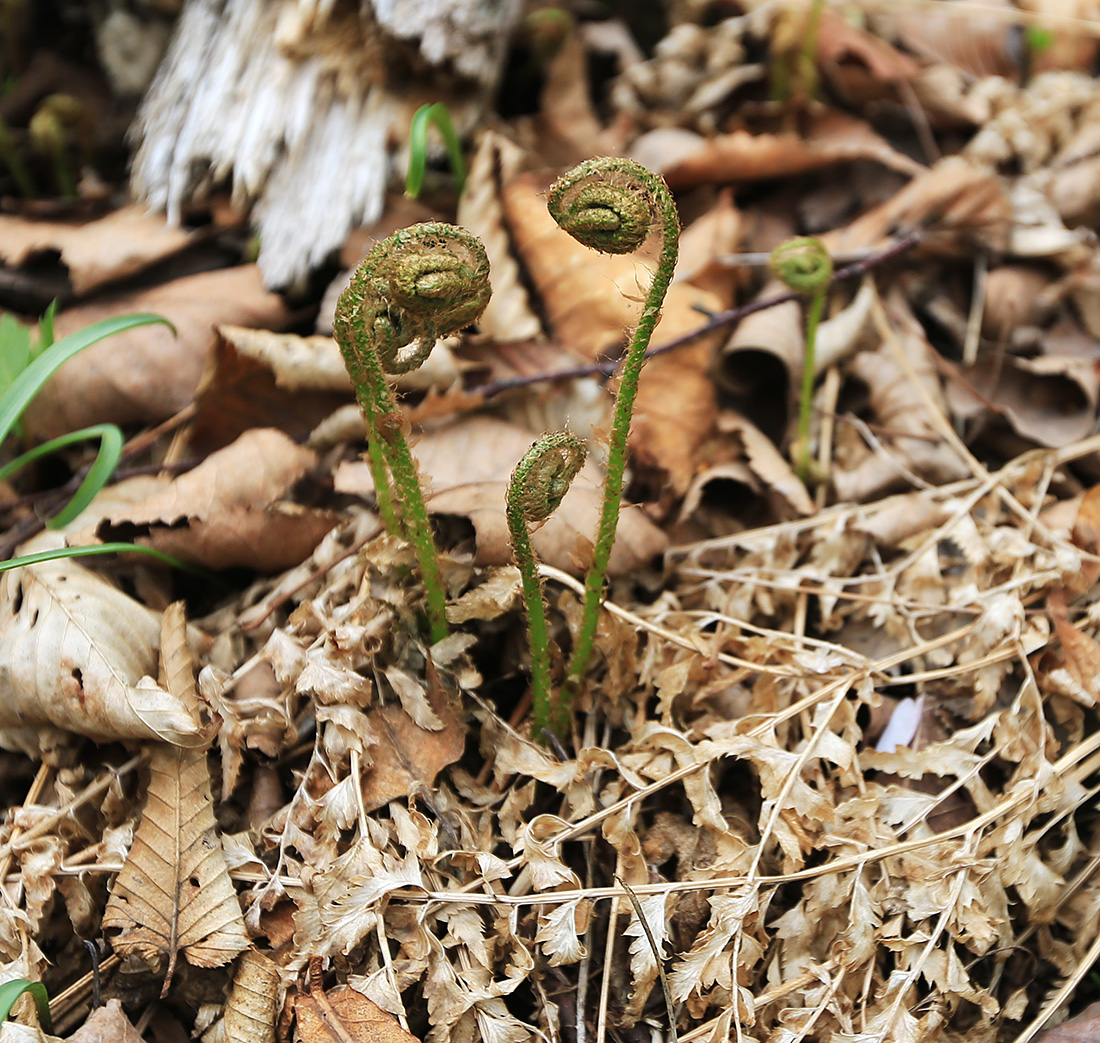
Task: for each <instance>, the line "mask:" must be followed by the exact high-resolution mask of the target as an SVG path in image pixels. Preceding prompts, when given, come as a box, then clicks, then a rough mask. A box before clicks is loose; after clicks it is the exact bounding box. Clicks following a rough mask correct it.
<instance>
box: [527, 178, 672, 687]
mask: <svg viewBox="0 0 1100 1043" xmlns="http://www.w3.org/2000/svg"><path fill="white" fill-rule="evenodd" d="M547 206H548V208H549V210H550V214H551V216H552V217H553V218H554V220H555V221H557V223H558V224H559V225H561V227H562V228H564V229H565V231H567V232H568V233H569V234H570V235H571V236H573V238H574V239H576V240H577V241H578V242H580V243H583V244H584V245H585V246H588V247H590V248H591V249H593V250H599V251H601V252H602V253H619V254H622V253H631V252H633V251H634V250H637V249H638V247H640V246H641V245H642V244H643V243H644V242H645V241H646V239H647V238H648V237H649V234H650V231H651V229H652V227H653V225H654V223H657V224H658V225H659V227H660V234H661V253H660V257H659V260H658V262H657V271H656V273H655V275H654V277H653V285H652V286H651V287H650V289H649V293H648V295H647V296H646V300H645V305H644V307H643V309H642V315H641V318H640V319H639V320H638V325H637V327H636V328H635V330H634V335H633V337H632V338H631V342H630V346H629V348H628V349H627V353H626V357H625V359H624V361H623V365H622V378H621V380H620V383H619V393H618V395H617V397H616V399H615V411H614V414H613V418H612V421H611V435H610V439H609V442H608V449H607V477H606V479H605V482H604V492H603V506H602V509H601V512H600V522H599V527H598V529H597V531H596V540H595V544H594V546H593V551H592V564H591V566H590V567H589V569H588V575H587V577H586V578H585V596H584V614H583V617H582V619H581V628H580V632H579V633H578V635H577V640H576V643H575V644H574V646H573V654H572V656H571V658H570V662H569V676H568V677H567V678H566V690H567V693H568V694H567V696H566V697H565V699H566V701H568V699H570V698H571V697H572V694H573V692H575V691H576V689H577V688H578V687H579V685H580V683H581V680H582V679H583V677H584V674H585V671H586V670H587V668H588V661H589V659H590V658H591V655H592V649H593V647H594V645H595V639H596V623H597V621H598V619H599V611H600V601H601V599H602V597H603V585H604V578H605V576H606V575H607V563H608V561H609V560H610V558H611V547H612V544H613V543H614V542H615V529H616V527H617V526H618V522H619V502H620V499H621V497H622V492H623V474H624V471H625V469H626V441H627V435H628V433H629V431H630V416H631V413H632V412H633V410H634V399H635V397H636V396H637V393H638V378H639V376H640V375H641V371H642V365H643V363H644V362H645V353H646V348H647V347H648V346H649V341H650V338H651V337H652V336H653V330H654V328H655V327H656V325H657V320H658V318H660V314H661V305H662V304H663V303H664V299H665V294H666V293H667V292H668V286H669V283H670V282H671V281H672V275H673V272H674V271H675V269H676V255H677V251H678V249H679V241H680V220H679V218H678V217H677V214H676V204H675V202H674V200H673V198H672V193H671V192H669V190H668V185H666V184H665V182H664V179H663V178H661V177H659V176H658V175H656V174H654V173H653V172H652V171H650V170H647V169H646V168H645V167H643V166H641V164H639V163H635V162H633V161H631V160H628V159H612V158H608V157H603V158H599V159H590V160H587V161H586V162H584V163H581V164H580V166H578V167H575V168H574V169H573V170H571V171H569V172H568V173H567V174H564V175H563V176H562V177H561V178H559V179H558V180H557V182H555V184H554V186H553V188H551V189H550V196H549V199H548V200H547Z"/></svg>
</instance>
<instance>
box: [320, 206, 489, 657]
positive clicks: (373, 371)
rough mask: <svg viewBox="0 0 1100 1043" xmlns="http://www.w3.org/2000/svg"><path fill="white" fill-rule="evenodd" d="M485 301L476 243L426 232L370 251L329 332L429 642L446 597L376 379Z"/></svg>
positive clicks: (405, 455) (456, 231)
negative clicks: (363, 424) (414, 564)
mask: <svg viewBox="0 0 1100 1043" xmlns="http://www.w3.org/2000/svg"><path fill="white" fill-rule="evenodd" d="M490 293H491V290H490V287H489V261H488V259H487V258H486V256H485V249H484V247H483V246H482V245H481V242H480V240H479V239H478V238H477V237H476V236H474V235H471V234H470V233H469V232H467V231H466V230H465V229H462V228H456V227H454V226H453V225H446V224H438V223H426V224H419V225H413V226H412V227H411V228H406V229H403V230H402V231H400V232H395V233H394V234H393V235H391V236H390V237H389V238H388V239H384V240H383V241H382V242H380V243H378V244H377V245H376V246H375V247H374V249H372V250H371V251H370V253H369V254H367V256H366V258H365V259H364V260H363V262H362V263H361V264H360V265H359V267H358V269H357V270H356V272H355V274H354V275H353V276H352V280H351V283H350V285H349V286H348V288H347V289H346V290H344V292H343V293H342V294H341V295H340V299H339V301H338V302H337V304H336V315H335V319H334V323H333V327H334V333H335V336H336V342H337V344H339V346H340V352H341V354H342V355H343V357H344V365H345V366H346V367H347V370H348V374H349V375H350V377H351V382H352V385H353V386H354V387H355V394H356V397H357V398H358V400H359V405H360V407H361V408H362V410H363V414H364V416H365V417H366V420H367V428H368V433H369V436H370V443H371V445H370V455H369V460H370V465H371V471H372V473H373V475H374V482H375V488H376V490H377V492H378V503H379V511H380V512H381V513H382V517H383V520H384V521H385V523H386V528H387V529H388V530H389V531H390V532H391V533H393V534H398V533H400V532H401V526H402V525H403V526H404V533H405V535H407V536H408V539H409V541H410V542H411V543H412V544H413V546H414V547H415V549H416V554H417V561H418V563H419V566H420V575H421V579H422V580H423V583H424V591H425V595H426V597H427V602H428V617H429V620H430V622H431V630H432V640H433V641H436V640H439V639H440V638H441V637H444V636H446V634H447V620H446V616H445V613H444V609H445V604H446V596H445V593H444V590H443V580H442V577H441V576H440V573H439V563H438V561H437V560H436V555H435V545H434V543H433V541H432V531H431V524H430V522H429V519H428V511H427V508H426V507H425V506H424V497H423V496H422V495H421V492H420V484H419V481H418V479H417V474H416V463H415V462H414V460H413V458H412V454H411V453H410V452H409V446H408V443H407V442H406V441H405V437H404V435H403V434H402V432H401V427H402V418H401V414H400V412H399V410H398V408H397V403H396V402H395V400H394V397H393V392H392V391H391V390H390V386H389V382H388V381H387V379H386V376H387V374H400V373H407V372H408V371H409V370H411V369H415V368H416V367H417V366H419V365H420V364H421V363H422V362H423V361H424V360H425V359H426V358H427V357H428V355H429V354H430V353H431V350H432V347H433V346H434V345H435V342H436V340H437V339H438V338H439V337H446V336H449V335H450V334H452V333H457V332H458V331H459V330H460V329H462V328H463V327H464V326H468V325H469V324H470V323H471V322H473V321H474V320H476V319H477V317H478V316H479V315H480V314H481V313H482V311H484V309H485V305H486V304H487V303H488V302H489V295H490ZM387 468H388V470H389V473H390V475H392V476H393V484H392V490H391V485H390V478H389V475H387V474H386V470H387ZM391 491H392V495H393V497H394V498H395V499H396V507H397V508H398V509H399V510H400V522H399V521H398V516H397V514H396V513H395V507H394V505H392V504H391V501H390V495H391Z"/></svg>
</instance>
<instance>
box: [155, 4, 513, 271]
mask: <svg viewBox="0 0 1100 1043" xmlns="http://www.w3.org/2000/svg"><path fill="white" fill-rule="evenodd" d="M519 12H520V4H519V2H518V0H504V2H503V3H487V2H485V0H416V2H413V0H403V2H398V3H385V4H383V3H373V4H369V5H363V6H362V7H360V5H358V4H355V3H352V2H350V0H336V2H334V0H190V2H189V3H187V5H186V6H185V8H184V11H183V14H182V15H181V16H180V20H179V23H178V25H177V27H176V32H175V36H174V37H173V40H172V44H171V46H170V48H169V51H168V54H167V56H166V57H165V59H164V62H163V63H162V66H161V68H160V71H159V73H158V74H157V78H156V80H155V81H154V83H153V86H152V87H151V88H150V91H149V93H148V95H147V96H146V98H145V101H144V104H143V106H142V109H141V112H140V113H139V116H138V119H137V123H136V126H135V128H134V134H135V137H136V138H137V139H138V140H139V142H140V144H139V147H138V150H137V154H136V156H135V158H134V167H133V188H134V191H135V192H136V193H137V195H138V196H140V197H141V198H142V199H144V200H145V201H147V202H148V203H149V204H151V205H152V206H153V207H156V208H158V209H164V210H167V212H168V214H169V217H170V219H171V220H172V221H173V222H178V221H179V219H180V215H181V212H182V210H183V208H184V207H185V206H186V205H187V204H188V203H189V202H190V201H192V200H194V199H198V198H201V197H202V195H203V194H204V193H205V191H206V190H207V189H208V188H209V187H210V186H211V184H213V183H214V182H216V181H219V180H223V179H225V178H227V177H230V178H231V179H232V184H233V192H234V196H235V198H236V199H237V200H238V202H240V203H250V202H252V203H254V204H255V205H254V211H253V216H254V219H255V223H256V226H257V230H258V232H259V235H260V240H261V251H260V265H261V267H262V269H263V272H264V277H265V279H266V281H267V283H268V285H271V286H279V285H284V284H286V283H288V282H291V281H292V280H294V279H296V278H297V277H299V276H301V275H303V274H304V273H305V272H307V271H308V270H309V269H310V268H311V267H313V266H316V265H317V264H319V263H320V262H322V261H323V260H324V259H325V258H326V257H327V256H328V255H329V254H330V253H332V251H334V250H336V249H337V248H339V246H340V245H341V244H342V243H343V242H344V239H345V238H346V237H347V234H348V232H349V231H350V230H351V229H352V228H354V227H355V226H356V225H357V224H359V223H369V222H371V221H373V220H375V219H376V218H377V217H378V216H379V215H380V214H381V212H382V204H383V199H384V193H385V189H386V182H387V180H388V178H389V176H390V174H391V172H392V170H393V169H394V166H395V165H396V166H398V167H401V166H403V163H402V158H403V156H397V157H395V155H394V153H393V150H392V147H391V142H392V141H403V140H404V138H405V134H406V131H407V128H408V125H409V121H410V119H411V117H412V114H413V112H414V111H415V109H416V108H417V106H419V105H420V104H421V103H422V102H424V101H433V100H436V98H437V97H441V96H442V97H446V100H447V105H448V108H449V109H450V113H451V117H452V119H453V121H454V122H455V124H456V126H457V127H458V128H459V130H460V131H461V130H462V129H464V128H469V127H471V126H473V124H474V123H475V122H476V121H477V119H478V118H479V116H480V115H481V114H482V113H483V111H484V106H485V104H486V101H487V99H488V97H489V95H490V93H491V91H492V89H493V88H494V87H495V86H496V83H497V81H498V79H499V76H500V71H501V66H502V62H503V58H504V47H505V44H506V43H507V40H508V36H509V34H510V32H511V29H512V27H513V25H514V24H515V21H516V19H517V17H518V15H519ZM410 63H412V64H421V63H426V64H427V65H428V66H429V67H431V68H432V69H433V70H434V74H435V75H436V76H437V79H438V86H439V90H438V92H437V93H436V94H435V96H431V95H430V93H429V91H427V90H425V88H424V85H423V78H422V77H421V78H420V79H419V80H418V81H417V82H416V83H415V84H414V83H412V82H410V80H409V78H408V77H409V73H408V67H409V65H410Z"/></svg>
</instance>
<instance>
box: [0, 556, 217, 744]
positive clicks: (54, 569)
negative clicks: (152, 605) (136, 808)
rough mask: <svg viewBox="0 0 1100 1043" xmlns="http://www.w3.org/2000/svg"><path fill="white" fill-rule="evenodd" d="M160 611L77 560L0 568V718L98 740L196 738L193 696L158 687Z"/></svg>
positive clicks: (7, 723) (9, 724)
mask: <svg viewBox="0 0 1100 1043" xmlns="http://www.w3.org/2000/svg"><path fill="white" fill-rule="evenodd" d="M159 630H160V625H159V620H158V618H157V616H156V614H155V613H153V612H150V611H149V610H148V609H147V608H145V607H144V606H143V605H141V604H139V603H138V602H137V601H135V600H134V599H133V598H131V597H129V596H127V595H126V594H123V593H122V592H121V591H120V590H117V589H116V588H115V587H113V586H111V585H110V584H109V583H107V582H106V581H105V580H104V579H102V578H101V577H100V576H98V575H97V574H96V573H94V572H91V571H90V570H88V569H85V568H83V567H82V566H81V565H79V564H78V563H77V562H76V561H74V560H59V561H52V562H45V563H43V564H41V565H31V566H27V567H24V568H22V569H16V570H13V571H11V572H7V573H5V574H4V575H3V577H0V728H27V727H32V728H33V727H43V726H53V727H56V728H63V729H65V730H68V731H74V732H78V733H79V734H82V735H87V736H90V737H91V738H94V739H98V740H100V741H110V740H115V739H158V740H161V741H164V742H172V743H178V744H182V745H193V744H195V743H200V742H202V738H201V728H200V722H199V719H198V716H197V714H196V712H195V707H194V704H193V703H189V702H187V701H185V700H184V699H181V698H179V697H177V696H174V695H172V694H170V693H169V692H166V691H164V690H163V689H162V688H160V687H159V686H158V685H157V683H156V682H155V681H154V680H153V677H152V676H151V675H153V674H155V673H156V662H157V658H156V650H157V646H158V644H159V643H160V637H159Z"/></svg>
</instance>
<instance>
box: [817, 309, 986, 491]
mask: <svg viewBox="0 0 1100 1043" xmlns="http://www.w3.org/2000/svg"><path fill="white" fill-rule="evenodd" d="M890 318H891V321H892V323H893V328H894V335H895V336H896V337H897V340H898V343H899V345H900V348H901V350H902V351H904V353H905V355H906V356H907V357H908V358H909V360H910V362H911V364H912V366H913V370H914V371H915V373H916V375H917V378H918V379H919V380H920V381H921V383H922V384H923V385H924V387H925V389H926V390H927V392H928V393H929V394H930V395H931V396H932V399H933V401H935V402H936V403H938V404H939V405H940V407H941V408H942V407H943V391H942V388H941V387H940V381H939V374H938V371H937V369H936V365H935V361H934V349H933V347H932V346H931V344H929V343H928V340H927V337H926V336H925V333H924V330H923V328H922V327H921V325H920V323H919V322H918V321H917V320H916V318H915V317H914V316H913V314H912V312H911V311H909V308H908V306H907V305H906V304H905V303H904V302H903V300H902V299H901V298H900V296H898V295H895V296H893V297H891V299H890ZM851 372H852V375H853V376H855V377H856V378H857V379H858V380H860V381H862V382H863V383H864V384H866V385H867V390H868V393H869V395H870V402H871V410H872V412H873V416H874V422H875V424H876V425H877V426H878V428H879V429H881V430H884V431H885V432H887V434H886V437H885V438H884V439H883V440H881V441H880V443H879V444H878V445H876V446H873V447H869V446H867V445H866V444H864V443H862V442H861V443H859V444H858V445H853V452H852V453H851V455H850V457H849V458H848V459H847V460H845V461H844V462H843V463H842V464H838V466H837V468H836V471H835V474H834V479H833V480H834V484H835V486H836V491H837V496H838V497H840V498H841V499H844V500H863V499H867V498H868V497H871V496H874V495H877V494H881V493H883V492H885V491H887V490H889V489H890V488H891V487H892V486H896V485H898V484H900V483H903V482H907V481H911V480H912V478H911V477H910V476H911V475H913V474H916V475H918V476H919V477H920V478H925V479H928V480H930V481H934V482H948V481H953V480H954V479H957V478H961V477H963V476H964V475H965V474H967V468H966V465H965V463H964V462H963V461H962V460H960V459H959V456H958V455H957V454H956V452H955V450H954V449H953V448H952V447H951V446H949V445H947V444H946V443H944V442H943V440H942V437H941V435H940V432H939V429H938V428H937V427H936V426H935V423H934V422H933V419H932V418H931V417H930V416H929V415H928V412H927V410H926V409H925V407H924V404H923V399H922V398H920V397H918V396H917V394H916V392H915V391H914V389H913V388H912V387H911V386H910V381H909V377H908V375H907V374H906V372H905V370H904V369H903V367H902V366H901V365H900V364H899V362H898V360H897V357H896V355H895V354H894V353H893V352H892V351H890V350H889V348H888V347H887V346H886V345H883V346H882V347H880V348H878V349H877V350H875V351H865V352H862V353H861V354H859V355H857V356H856V357H855V358H854V359H853V360H852V365H851ZM907 472H908V474H907Z"/></svg>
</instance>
